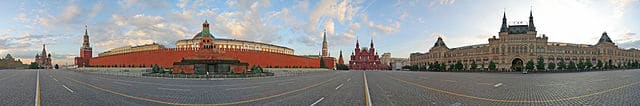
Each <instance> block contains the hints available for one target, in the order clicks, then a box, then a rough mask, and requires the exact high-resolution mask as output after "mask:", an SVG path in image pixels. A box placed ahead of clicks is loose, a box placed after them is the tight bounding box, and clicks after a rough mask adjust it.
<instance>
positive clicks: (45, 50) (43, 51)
mask: <svg viewBox="0 0 640 106" xmlns="http://www.w3.org/2000/svg"><path fill="white" fill-rule="evenodd" d="M42 56H43V57H45V58H46V56H47V49H46V46H45V45H44V44H42Z"/></svg>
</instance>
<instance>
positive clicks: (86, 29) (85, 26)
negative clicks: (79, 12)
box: [84, 25, 89, 36]
mask: <svg viewBox="0 0 640 106" xmlns="http://www.w3.org/2000/svg"><path fill="white" fill-rule="evenodd" d="M88 29H89V28H87V25H84V36H89V31H88Z"/></svg>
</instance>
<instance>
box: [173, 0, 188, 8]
mask: <svg viewBox="0 0 640 106" xmlns="http://www.w3.org/2000/svg"><path fill="white" fill-rule="evenodd" d="M187 3H189V0H180V1H179V2H178V4H176V6H178V7H180V8H184V6H186V5H187Z"/></svg>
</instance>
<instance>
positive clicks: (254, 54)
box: [90, 48, 335, 68]
mask: <svg viewBox="0 0 640 106" xmlns="http://www.w3.org/2000/svg"><path fill="white" fill-rule="evenodd" d="M220 50H221V51H223V52H224V55H225V56H230V57H236V58H238V59H239V60H240V62H245V63H248V64H249V67H251V66H253V65H260V66H262V67H266V66H279V67H282V68H284V67H285V66H287V67H293V66H296V67H320V59H316V58H307V57H302V56H295V55H287V54H280V53H271V52H262V51H253V50H238V49H220ZM195 54H196V50H194V49H175V48H171V49H162V50H152V51H142V52H133V53H125V54H117V55H110V56H103V57H95V58H92V59H91V61H90V64H91V66H113V65H117V66H118V67H119V66H121V65H123V64H124V65H125V66H128V65H134V66H140V65H142V64H144V65H145V66H146V67H151V66H152V65H153V64H158V65H159V66H160V67H163V68H169V67H173V63H174V62H179V61H180V60H182V58H183V57H187V56H191V55H195ZM324 59H325V64H326V65H327V67H331V68H333V67H334V66H335V63H334V61H335V58H324Z"/></svg>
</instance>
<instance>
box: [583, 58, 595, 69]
mask: <svg viewBox="0 0 640 106" xmlns="http://www.w3.org/2000/svg"><path fill="white" fill-rule="evenodd" d="M592 67H593V63H591V61H590V60H587V61H585V62H584V69H591V68H592Z"/></svg>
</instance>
